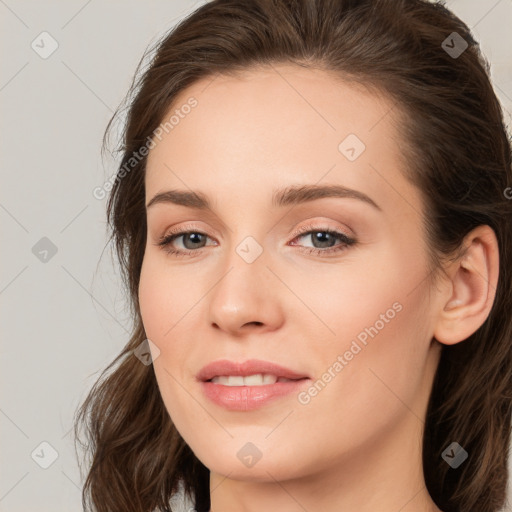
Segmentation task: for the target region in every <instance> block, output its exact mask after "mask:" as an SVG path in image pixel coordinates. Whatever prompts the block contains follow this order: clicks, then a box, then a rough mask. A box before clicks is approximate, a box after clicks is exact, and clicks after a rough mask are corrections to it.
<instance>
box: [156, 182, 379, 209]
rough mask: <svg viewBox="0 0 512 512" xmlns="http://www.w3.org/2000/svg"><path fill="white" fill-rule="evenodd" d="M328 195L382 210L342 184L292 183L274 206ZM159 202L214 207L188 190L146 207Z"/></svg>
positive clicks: (275, 199)
mask: <svg viewBox="0 0 512 512" xmlns="http://www.w3.org/2000/svg"><path fill="white" fill-rule="evenodd" d="M326 197H337V198H351V199H358V200H360V201H363V202H365V203H367V204H369V205H371V206H372V207H374V208H376V209H377V210H379V211H382V209H381V207H380V206H379V205H378V204H377V203H375V201H374V200H373V199H371V198H370V197H369V196H367V195H366V194H364V193H363V192H360V191H358V190H354V189H351V188H347V187H343V186H341V185H292V186H289V187H286V188H283V189H279V190H275V191H274V192H273V194H272V206H274V207H284V206H288V205H297V204H301V203H305V202H308V201H314V200H316V199H323V198H326ZM158 203H172V204H176V205H179V206H186V207H188V208H195V209H198V210H207V209H208V210H211V209H212V208H211V203H210V201H209V199H208V197H207V196H206V195H205V194H203V193H202V192H193V191H186V190H167V191H165V192H159V193H158V194H156V195H155V196H154V197H153V198H152V199H151V200H150V201H149V203H148V204H147V205H146V208H149V207H151V206H153V205H154V204H158Z"/></svg>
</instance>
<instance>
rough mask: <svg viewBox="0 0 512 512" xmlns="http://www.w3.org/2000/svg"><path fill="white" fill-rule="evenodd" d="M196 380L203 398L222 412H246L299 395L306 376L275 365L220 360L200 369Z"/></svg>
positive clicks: (306, 379) (259, 362)
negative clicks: (222, 410)
mask: <svg viewBox="0 0 512 512" xmlns="http://www.w3.org/2000/svg"><path fill="white" fill-rule="evenodd" d="M196 379H197V380H198V381H199V383H200V385H201V390H202V392H203V393H204V396H205V397H207V398H208V399H209V400H210V401H212V402H213V403H215V404H216V405H217V406H220V407H222V408H224V409H227V410H229V411H233V412H248V411H252V410H256V409H259V408H262V407H264V406H265V405H267V404H269V403H271V402H273V401H274V400H278V399H281V400H285V399H286V398H287V397H290V396H293V395H294V394H297V393H298V392H300V390H301V389H303V387H304V386H307V385H308V384H307V383H306V382H307V381H310V380H311V379H310V377H309V376H308V375H304V374H301V373H299V372H298V371H295V370H291V369H290V368H285V367H284V366H280V365H278V364H275V363H271V362H268V361H262V360H258V359H251V360H249V361H245V362H243V363H237V362H234V361H228V360H220V361H215V362H213V363H210V364H209V365H206V366H205V367H203V369H202V370H201V371H200V372H199V373H198V374H197V376H196Z"/></svg>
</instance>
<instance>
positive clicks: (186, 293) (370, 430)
mask: <svg viewBox="0 0 512 512" xmlns="http://www.w3.org/2000/svg"><path fill="white" fill-rule="evenodd" d="M191 96H194V97H195V98H196V99H197V101H198V105H197V107H195V109H193V110H192V111H191V112H190V114H188V115H187V116H184V118H183V119H181V120H180V122H179V124H177V125H176V126H175V127H174V129H172V130H171V131H169V133H168V134H166V135H164V136H163V137H162V140H161V141H158V142H157V144H156V146H155V147H154V148H153V149H151V151H150V153H149V156H148V162H147V174H146V204H148V203H149V201H150V200H151V198H152V197H153V196H154V195H155V194H157V193H159V192H163V191H166V190H169V189H180V190H188V191H189V190H194V191H200V192H202V193H204V194H206V195H207V196H208V197H209V198H210V200H211V202H212V209H211V210H206V211H200V210H196V209H193V208H189V207H185V206H179V205H175V204H171V203H167V204H164V203H158V204H154V205H152V206H151V207H149V208H148V209H147V223H148V237H147V246H146V252H145V256H144V261H143V266H142V271H141V280H140V288H139V299H140V308H141V314H142V318H143V323H144V326H145V330H146V334H147V336H148V338H149V339H150V340H151V341H152V342H153V343H154V345H155V346H156V347H158V350H159V351H160V353H159V355H158V356H157V357H155V360H154V371H155V375H156V378H157V381H158V385H159V389H160V392H161V394H162V398H163V401H164V403H165V406H166V408H167V410H168V412H169V414H170V416H171V418H172V421H173V422H174V424H175V425H176V428H177V429H178V431H179V432H180V434H181V435H182V437H183V438H184V439H185V441H186V442H187V443H188V445H189V446H190V447H191V449H192V450H193V451H194V453H195V455H196V456H197V457H198V458H199V459H200V460H201V462H202V463H203V464H204V465H205V466H206V467H208V468H209V469H210V491H211V510H212V511H213V512H235V511H237V512H240V511H246V512H253V511H261V510H280V511H283V512H298V511H304V510H308V511H313V510H322V511H325V512H331V511H340V510H346V511H354V512H355V511H358V512H369V511H372V512H374V511H375V510H379V511H380V512H397V511H398V510H400V511H401V512H413V511H414V512H431V511H439V510H440V509H439V508H437V506H436V505H435V504H434V502H433V500H432V499H431V497H430V495H429V494H428V491H427V489H426V487H425V481H424V476H423V471H422V463H421V456H422V455H421V442H422V436H423V428H424V420H425V414H426V407H427V403H428V398H429V394H430V390H431V386H432V382H433V378H434V374H435V370H436V368H437V364H438V361H439V356H440V352H441V347H442V344H443V343H445V344H452V343H458V342H460V341H463V340H464V339H466V338H467V337H468V336H469V335H470V334H472V333H473V332H474V331H475V330H476V329H478V327H480V325H482V323H483V322H484V321H485V319H486V318H487V316H488V314H489V311H490V308H491V306H492V301H493V299H494V291H495V288H496V282H497V278H498V250H497V242H496V238H495V235H494V233H493V231H492V230H490V228H488V227H487V226H480V227H478V228H476V229H475V230H474V231H473V232H471V233H470V234H469V235H468V236H467V237H466V245H467V247H468V250H467V252H466V254H465V256H464V257H463V258H460V259H459V260H456V261H455V262H453V263H452V264H451V265H450V266H448V267H446V272H447V273H446V276H445V277H442V279H441V281H440V282H439V283H438V285H437V286H436V287H432V286H431V285H430V284H429V281H428V279H426V278H427V275H428V270H427V246H426V241H425V236H424V233H423V231H422V226H421V218H422V215H423V202H422V196H421V192H420V191H419V190H417V189H416V188H415V187H413V186H412V185H411V184H410V183H409V182H408V181H406V179H405V178H404V177H403V175H402V174H401V169H403V168H404V166H405V165H406V163H405V161H404V158H403V155H402V154H401V152H400V148H401V147H403V143H401V141H400V138H399V136H398V133H397V128H396V126H397V125H396V124H395V123H398V122H399V117H398V114H397V113H396V111H394V110H393V109H392V102H391V101H389V100H388V99H387V98H385V97H384V96H380V95H379V96H378V95H376V93H375V92H369V91H368V90H366V89H364V88H363V87H362V86H360V85H356V84H354V83H350V84H349V83H344V82H343V81H341V80H339V79H335V78H334V77H333V76H332V75H329V74H327V73H325V72H323V71H319V70H308V69H304V68H300V67H295V66H292V65H279V66H272V67H269V68H265V69H258V70H252V71H251V72H244V73H243V75H240V76H238V77H236V78H235V77H227V76H217V77H216V78H215V79H214V80H213V81H212V78H211V77H210V78H208V79H203V80H200V81H198V82H196V83H194V84H193V85H191V86H190V87H189V88H187V89H186V90H184V91H182V92H181V94H180V95H179V97H178V98H177V99H176V101H175V103H174V104H173V108H172V109H171V110H170V112H171V113H172V112H173V111H174V109H175V108H178V107H179V106H180V105H183V104H184V103H185V102H186V101H187V99H188V98H190V97H191ZM166 117H167V116H166ZM348 134H356V135H357V137H358V138H359V139H360V140H361V141H363V142H364V144H365V146H366V149H365V150H364V151H363V152H362V153H361V154H360V156H359V157H358V158H357V159H356V160H354V161H349V160H348V159H347V158H346V157H345V156H344V155H343V154H342V153H341V152H340V151H339V150H338V145H339V144H340V142H341V141H342V140H343V139H344V138H345V137H346V136H347V135H348ZM327 183H329V184H338V185H343V186H345V187H350V188H352V189H356V190H358V191H360V192H363V193H364V194H366V195H368V196H369V197H370V198H372V199H373V201H374V202H375V203H377V204H378V206H379V207H380V210H379V209H377V208H374V207H372V206H371V205H369V204H366V203H365V202H363V201H360V200H358V199H355V198H322V199H317V200H315V201H312V202H306V203H303V204H299V205H294V206H287V207H284V208H278V207H273V206H272V204H271V198H272V191H273V190H274V189H275V188H281V187H286V186H290V185H292V184H293V185H295V184H327ZM308 225H313V226H314V228H315V229H317V231H320V232H322V230H323V229H325V228H328V229H334V230H336V231H341V232H343V233H346V234H349V235H352V236H354V237H355V238H356V239H357V242H356V243H355V244H354V245H351V246H347V247H345V249H344V250H342V251H340V252H338V253H333V254H329V255H325V256H322V255H313V254H307V253H305V252H301V250H300V246H302V247H320V250H326V249H321V247H322V246H321V245H319V244H318V243H317V244H316V245H315V244H314V242H315V240H314V239H313V236H312V235H311V234H306V235H300V236H299V237H296V236H294V232H295V231H296V230H297V229H298V228H300V227H303V226H308ZM178 227H183V230H184V231H186V230H188V231H192V232H200V233H205V234H206V235H207V237H206V238H205V237H203V239H204V240H205V241H204V242H203V243H200V242H197V239H196V240H195V241H194V240H193V241H192V244H191V243H190V237H183V236H182V237H179V238H177V239H176V240H174V242H173V243H172V246H173V247H174V248H175V249H181V250H186V249H188V250H195V251H197V252H198V253H199V252H200V253H201V254H200V255H199V256H198V255H194V256H184V257H179V258H178V257H176V256H173V255H171V254H168V253H167V252H166V251H165V248H164V247H159V246H157V245H156V244H157V242H158V240H159V238H160V237H162V236H163V235H166V234H168V232H169V230H170V229H171V228H173V229H174V228H178ZM248 236H251V237H253V238H254V239H255V240H256V241H257V242H258V244H259V245H260V246H261V248H262V249H263V252H262V254H261V255H260V256H259V257H258V258H257V259H256V260H255V261H254V262H252V263H247V262H246V261H245V260H244V259H242V258H241V257H240V256H239V254H238V253H237V252H236V248H237V246H238V245H239V244H240V243H241V242H242V241H243V240H244V239H245V238H246V237H248ZM185 238H187V240H185ZM185 243H187V245H184V244H185ZM194 243H195V246H194V245H193V244H194ZM294 243H295V245H294ZM334 245H336V246H338V247H339V246H342V241H340V240H339V239H335V242H334ZM201 246H202V248H201ZM191 247H192V249H190V248H191ZM194 247H199V248H197V249H194ZM323 247H326V245H325V244H324V246H323ZM394 303H398V304H400V305H401V306H402V308H401V310H400V311H399V312H396V314H395V315H394V318H393V319H391V320H389V321H388V322H387V323H385V326H384V327H383V328H382V329H380V330H379V332H378V334H377V335H375V336H374V337H373V338H369V339H368V342H367V345H365V346H364V345H362V344H360V345H362V347H363V348H362V350H361V351H360V352H358V353H357V355H355V356H354V357H353V358H352V360H350V361H348V362H347V364H346V366H344V367H343V369H342V370H341V371H339V372H338V373H336V376H335V377H334V378H332V379H331V381H330V382H329V383H328V384H327V385H326V386H325V387H324V388H323V389H322V390H321V392H319V393H317V395H316V396H314V397H312V398H311V400H310V401H309V403H307V404H303V403H300V402H299V400H298V397H297V394H296V393H292V394H290V395H287V396H285V397H282V398H280V399H278V400H276V401H274V402H271V403H269V404H267V405H265V406H264V407H262V408H260V409H256V410H254V411H239V412H235V411H229V410H226V409H224V408H222V407H220V406H218V405H216V404H214V403H212V402H210V401H209V400H208V399H207V398H206V397H205V396H204V395H203V394H202V392H201V389H200V386H199V384H198V383H197V382H196V379H195V375H196V374H197V372H198V371H199V370H200V369H201V368H202V367H203V366H204V365H206V364H207V363H209V362H211V361H213V360H217V359H231V360H234V361H245V360H247V359H252V358H258V359H264V360H268V361H272V362H275V363H278V364H281V365H283V366H286V367H288V368H291V369H293V370H295V371H298V372H300V373H304V374H307V375H310V376H312V377H313V380H316V379H318V378H321V376H322V375H323V374H324V373H325V372H326V371H327V369H328V368H330V367H332V366H333V363H334V362H335V361H336V360H337V357H338V356H339V355H343V354H344V353H345V352H346V351H347V350H348V349H349V348H350V346H351V343H352V341H353V340H354V339H356V337H357V335H358V334H360V333H361V332H362V331H364V329H365V328H369V327H370V326H374V325H375V324H376V321H377V320H379V318H381V316H380V315H382V314H385V313H386V311H387V310H389V309H390V308H391V309H392V305H393V304H394ZM434 337H435V338H436V339H435V340H434ZM436 340H437V341H436ZM154 353H155V354H156V351H154ZM306 389H307V388H306ZM247 442H251V443H253V444H254V445H256V446H257V447H258V449H259V450H260V452H261V459H260V460H259V461H258V462H257V463H256V464H255V465H253V466H252V467H246V466H245V465H244V464H242V462H241V461H240V460H239V458H238V457H237V452H238V451H239V450H240V449H241V448H242V447H243V446H244V445H245V444H246V443H247Z"/></svg>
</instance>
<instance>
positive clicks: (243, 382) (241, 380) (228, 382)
mask: <svg viewBox="0 0 512 512" xmlns="http://www.w3.org/2000/svg"><path fill="white" fill-rule="evenodd" d="M304 379H307V377H302V378H300V379H288V378H286V377H278V376H277V375H272V374H268V373H255V374H253V375H246V376H243V375H216V376H215V377H213V378H211V379H209V380H207V381H205V382H211V383H213V384H222V385H223V386H266V385H269V384H275V383H276V382H294V381H298V380H304Z"/></svg>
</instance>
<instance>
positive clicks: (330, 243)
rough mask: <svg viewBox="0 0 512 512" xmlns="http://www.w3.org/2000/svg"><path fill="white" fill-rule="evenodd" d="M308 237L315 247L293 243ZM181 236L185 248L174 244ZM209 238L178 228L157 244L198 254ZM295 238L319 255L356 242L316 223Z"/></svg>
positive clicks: (176, 251) (170, 250) (182, 253)
mask: <svg viewBox="0 0 512 512" xmlns="http://www.w3.org/2000/svg"><path fill="white" fill-rule="evenodd" d="M307 237H310V240H311V241H312V242H313V247H304V246H302V245H300V244H297V243H293V240H296V239H300V238H307ZM180 238H181V239H182V242H181V243H182V244H183V246H184V248H183V249H180V248H176V247H174V246H173V243H174V242H175V241H176V240H179V239H180ZM208 238H209V237H208V235H207V234H206V233H202V232H200V231H179V230H176V231H171V232H170V233H169V234H167V235H165V236H163V237H161V238H160V240H159V242H158V243H157V244H156V245H158V246H160V247H162V248H163V249H164V250H165V252H167V254H172V255H174V256H176V257H180V256H196V255H198V254H201V253H202V251H201V249H203V248H204V247H205V246H206V240H207V239H208ZM293 240H292V242H291V245H292V246H297V247H299V250H300V251H301V252H305V253H307V254H316V255H319V256H323V255H326V254H333V253H339V252H341V251H343V250H345V249H347V248H348V247H349V246H351V245H353V244H355V243H356V240H355V239H354V238H352V237H349V236H348V235H346V234H345V233H342V232H341V231H336V230H333V229H331V228H325V227H321V226H314V225H308V226H304V227H302V228H301V229H299V230H298V231H297V232H295V233H294V238H293ZM336 240H339V241H341V243H340V244H337V245H336Z"/></svg>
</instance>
